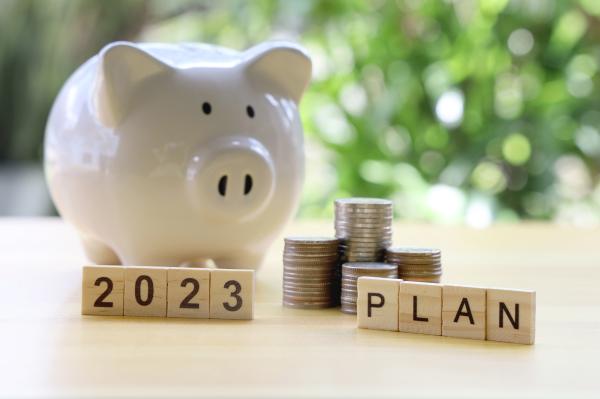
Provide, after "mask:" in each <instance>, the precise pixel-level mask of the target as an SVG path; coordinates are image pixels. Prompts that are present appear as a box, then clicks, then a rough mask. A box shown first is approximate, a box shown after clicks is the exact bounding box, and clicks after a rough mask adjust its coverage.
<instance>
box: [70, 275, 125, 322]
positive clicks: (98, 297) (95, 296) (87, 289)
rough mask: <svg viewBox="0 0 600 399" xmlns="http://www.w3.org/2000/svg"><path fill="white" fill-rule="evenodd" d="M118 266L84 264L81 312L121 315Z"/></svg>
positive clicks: (121, 300) (121, 288) (121, 295)
mask: <svg viewBox="0 0 600 399" xmlns="http://www.w3.org/2000/svg"><path fill="white" fill-rule="evenodd" d="M124 271H125V269H124V268H122V267H119V266H84V267H83V279H82V284H81V286H82V290H81V314H87V315H104V316H123V279H124Z"/></svg>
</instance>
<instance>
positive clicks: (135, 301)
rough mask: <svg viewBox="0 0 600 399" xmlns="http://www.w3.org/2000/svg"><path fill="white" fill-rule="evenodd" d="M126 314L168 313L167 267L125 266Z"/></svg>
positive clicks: (159, 315)
mask: <svg viewBox="0 0 600 399" xmlns="http://www.w3.org/2000/svg"><path fill="white" fill-rule="evenodd" d="M124 313H125V316H157V317H165V316H166V315H167V269H166V268H164V267H142V266H131V267H126V268H125V312H124Z"/></svg>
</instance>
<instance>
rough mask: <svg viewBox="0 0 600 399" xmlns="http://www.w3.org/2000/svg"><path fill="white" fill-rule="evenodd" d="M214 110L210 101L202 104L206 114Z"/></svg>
mask: <svg viewBox="0 0 600 399" xmlns="http://www.w3.org/2000/svg"><path fill="white" fill-rule="evenodd" d="M211 111H212V107H211V106H210V103H207V102H205V103H203V104H202V112H204V113H205V114H206V115H208V114H210V113H211Z"/></svg>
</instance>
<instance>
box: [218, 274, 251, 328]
mask: <svg viewBox="0 0 600 399" xmlns="http://www.w3.org/2000/svg"><path fill="white" fill-rule="evenodd" d="M253 317H254V270H226V269H216V270H211V271H210V318H211V319H243V320H252V318H253Z"/></svg>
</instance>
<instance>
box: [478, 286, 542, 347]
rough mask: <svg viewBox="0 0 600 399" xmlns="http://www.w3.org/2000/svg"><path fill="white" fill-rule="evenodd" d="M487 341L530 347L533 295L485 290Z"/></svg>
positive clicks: (526, 292)
mask: <svg viewBox="0 0 600 399" xmlns="http://www.w3.org/2000/svg"><path fill="white" fill-rule="evenodd" d="M487 339H488V340H490V341H501V342H514V343H517V344H529V345H531V344H533V343H534V341H535V291H524V290H508V289H499V288H488V289H487Z"/></svg>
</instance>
